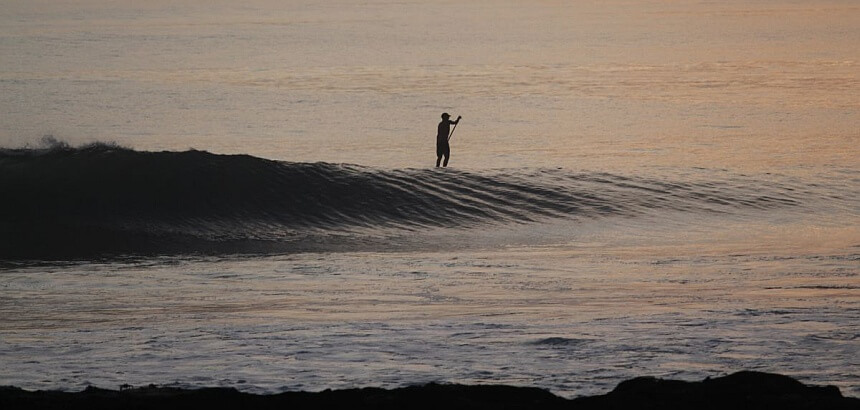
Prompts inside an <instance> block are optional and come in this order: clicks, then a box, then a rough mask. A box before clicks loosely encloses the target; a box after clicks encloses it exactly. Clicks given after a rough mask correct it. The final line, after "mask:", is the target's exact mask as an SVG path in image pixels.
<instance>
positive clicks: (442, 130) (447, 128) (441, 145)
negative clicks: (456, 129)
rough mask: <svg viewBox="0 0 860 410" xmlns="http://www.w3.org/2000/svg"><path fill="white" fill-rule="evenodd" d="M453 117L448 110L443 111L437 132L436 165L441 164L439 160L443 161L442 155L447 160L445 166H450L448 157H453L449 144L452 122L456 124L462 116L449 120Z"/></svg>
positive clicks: (443, 164)
mask: <svg viewBox="0 0 860 410" xmlns="http://www.w3.org/2000/svg"><path fill="white" fill-rule="evenodd" d="M449 118H451V116H450V115H448V113H447V112H443V113H442V121H441V122H440V123H439V130H438V131H437V132H436V166H437V167H438V166H439V162H440V161H442V157H443V156H444V157H445V162H443V163H442V166H443V167H447V166H448V158H450V157H451V146H450V145H448V136H449V135H450V134H451V124H454V125H456V124H457V123H458V122H460V118H462V117H461V116H457V119H456V120H454V121H451V120H449Z"/></svg>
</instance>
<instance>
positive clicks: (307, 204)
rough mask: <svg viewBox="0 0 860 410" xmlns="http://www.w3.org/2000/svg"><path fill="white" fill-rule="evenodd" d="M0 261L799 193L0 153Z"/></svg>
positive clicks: (117, 153)
mask: <svg viewBox="0 0 860 410" xmlns="http://www.w3.org/2000/svg"><path fill="white" fill-rule="evenodd" d="M0 191H2V192H4V197H5V198H4V200H3V204H2V208H3V212H2V217H0V230H2V231H3V238H2V242H0V247H2V249H0V257H4V256H5V257H44V256H50V255H56V256H70V255H83V254H98V253H138V252H140V253H150V252H156V253H158V252H177V251H178V252H184V251H200V252H207V251H212V252H227V251H231V250H238V251H243V250H246V249H243V248H241V247H239V248H237V246H239V244H244V245H243V246H248V247H257V249H262V250H265V248H266V246H274V245H273V244H284V243H291V244H293V245H297V246H300V245H301V244H303V243H304V244H307V241H308V236H307V235H308V234H309V233H316V234H330V235H331V234H337V233H339V232H340V233H342V232H361V231H365V232H366V231H367V230H368V229H370V230H372V231H374V232H375V234H377V235H378V234H379V232H383V233H384V232H388V233H391V232H400V233H401V234H402V233H404V232H408V231H415V230H418V229H423V228H426V227H439V228H458V229H460V228H468V227H473V226H480V225H486V224H511V223H528V222H531V221H538V220H546V219H549V218H573V219H581V218H587V219H594V218H607V217H636V216H640V215H646V214H653V213H655V212H661V211H682V212H693V213H702V212H704V213H733V212H738V211H739V210H744V209H772V208H780V207H791V206H798V205H800V204H801V201H800V200H799V199H798V198H799V195H801V194H802V192H800V190H799V189H798V188H797V187H792V186H789V185H786V184H782V185H781V184H777V183H773V182H772V181H768V182H767V183H763V182H755V181H750V180H749V178H741V177H735V179H732V178H724V179H721V180H719V181H698V182H673V181H663V180H656V179H647V178H639V177H628V176H620V175H613V174H606V173H571V172H569V171H565V170H554V169H516V170H495V171H486V172H480V173H475V172H466V171H459V170H452V169H402V170H380V169H373V168H366V167H361V166H354V165H335V164H328V163H289V162H279V161H271V160H266V159H261V158H256V157H252V156H247V155H216V154H211V153H207V152H203V151H186V152H139V151H134V150H131V149H125V148H119V147H116V146H111V145H106V144H94V145H89V146H85V147H81V148H69V147H64V146H61V147H55V148H52V149H43V150H33V149H18V150H11V149H7V150H2V151H0Z"/></svg>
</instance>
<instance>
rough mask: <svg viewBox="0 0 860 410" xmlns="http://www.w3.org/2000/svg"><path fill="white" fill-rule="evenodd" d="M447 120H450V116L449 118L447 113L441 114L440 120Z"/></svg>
mask: <svg viewBox="0 0 860 410" xmlns="http://www.w3.org/2000/svg"><path fill="white" fill-rule="evenodd" d="M448 118H451V116H450V115H448V113H447V112H443V113H442V119H443V120H447V119H448Z"/></svg>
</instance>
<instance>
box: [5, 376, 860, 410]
mask: <svg viewBox="0 0 860 410" xmlns="http://www.w3.org/2000/svg"><path fill="white" fill-rule="evenodd" d="M0 408H2V409H190V408H201V409H246V408H247V409H327V408H343V409H732V410H739V409H846V410H847V409H851V410H860V399H857V398H850V397H843V396H842V394H841V393H840V392H839V389H838V388H836V387H835V386H826V387H819V386H807V385H804V384H802V383H800V382H799V381H797V380H795V379H792V378H791V377H788V376H782V375H779V374H770V373H759V372H747V371H744V372H739V373H734V374H731V375H728V376H724V377H717V378H708V379H705V380H703V381H700V382H685V381H678V380H663V379H656V378H653V377H638V378H635V379H632V380H628V381H625V382H622V383H621V384H619V385H618V387H616V388H615V389H614V390H613V391H611V392H609V393H608V394H605V395H601V396H592V397H578V398H575V399H571V400H568V399H564V398H561V397H558V396H555V395H553V394H552V393H550V392H548V391H546V390H541V389H538V388H529V387H510V386H464V385H456V384H427V385H424V386H412V387H403V388H398V389H393V390H385V389H378V388H363V389H348V390H326V391H322V392H318V393H306V392H287V393H280V394H273V395H254V394H247V393H241V392H239V391H237V390H235V389H232V388H205V389H195V390H183V389H177V388H170V387H157V386H149V387H143V388H125V389H121V391H116V390H104V389H99V388H93V387H90V388H87V389H86V390H84V391H82V392H77V393H67V392H56V391H36V392H30V391H26V390H22V389H19V388H17V387H0Z"/></svg>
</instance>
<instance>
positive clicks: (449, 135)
mask: <svg viewBox="0 0 860 410" xmlns="http://www.w3.org/2000/svg"><path fill="white" fill-rule="evenodd" d="M460 118H463V117H457V124H459V123H460ZM457 124H454V128H451V133H450V134H448V140H447V141H451V137H453V136H454V130H456V129H457Z"/></svg>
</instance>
